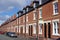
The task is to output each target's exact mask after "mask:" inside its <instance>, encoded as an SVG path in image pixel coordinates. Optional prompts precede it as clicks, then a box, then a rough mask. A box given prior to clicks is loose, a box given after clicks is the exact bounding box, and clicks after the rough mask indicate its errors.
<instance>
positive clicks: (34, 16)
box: [33, 12, 36, 20]
mask: <svg viewBox="0 0 60 40" xmlns="http://www.w3.org/2000/svg"><path fill="white" fill-rule="evenodd" d="M33 20H36V12H34V13H33Z"/></svg>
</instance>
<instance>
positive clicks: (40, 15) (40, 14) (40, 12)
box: [39, 8, 42, 18]
mask: <svg viewBox="0 0 60 40" xmlns="http://www.w3.org/2000/svg"><path fill="white" fill-rule="evenodd" d="M39 18H42V8H40V9H39Z"/></svg>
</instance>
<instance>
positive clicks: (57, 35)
mask: <svg viewBox="0 0 60 40" xmlns="http://www.w3.org/2000/svg"><path fill="white" fill-rule="evenodd" d="M52 35H54V36H60V34H52Z"/></svg>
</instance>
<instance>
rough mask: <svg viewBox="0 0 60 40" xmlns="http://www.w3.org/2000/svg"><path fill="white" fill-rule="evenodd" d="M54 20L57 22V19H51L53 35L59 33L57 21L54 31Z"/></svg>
mask: <svg viewBox="0 0 60 40" xmlns="http://www.w3.org/2000/svg"><path fill="white" fill-rule="evenodd" d="M54 22H59V19H55V20H52V24H53V35H59V33H58V24H57V23H56V33H55V31H54Z"/></svg>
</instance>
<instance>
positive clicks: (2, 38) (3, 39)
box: [0, 34, 20, 40]
mask: <svg viewBox="0 0 60 40" xmlns="http://www.w3.org/2000/svg"><path fill="white" fill-rule="evenodd" d="M0 40H20V39H19V38H12V37H8V36H6V35H1V34H0Z"/></svg>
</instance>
